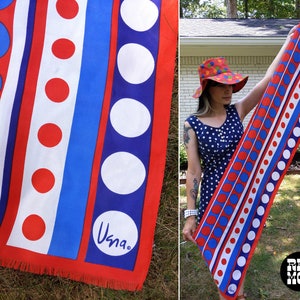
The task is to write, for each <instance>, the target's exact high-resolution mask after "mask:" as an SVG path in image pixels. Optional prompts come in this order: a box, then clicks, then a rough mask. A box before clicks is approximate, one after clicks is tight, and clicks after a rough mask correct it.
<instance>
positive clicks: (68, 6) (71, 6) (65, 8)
mask: <svg viewBox="0 0 300 300" xmlns="http://www.w3.org/2000/svg"><path fill="white" fill-rule="evenodd" d="M56 10H57V12H58V13H59V15H60V16H61V17H62V18H65V19H73V18H75V17H76V15H77V14H78V10H79V7H78V3H77V2H76V1H75V0H58V1H57V2H56Z"/></svg>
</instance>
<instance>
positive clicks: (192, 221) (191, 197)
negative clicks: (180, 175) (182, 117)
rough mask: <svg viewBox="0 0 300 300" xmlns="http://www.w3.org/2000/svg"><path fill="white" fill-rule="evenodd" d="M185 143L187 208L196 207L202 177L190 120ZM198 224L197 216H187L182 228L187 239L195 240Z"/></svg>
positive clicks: (185, 127) (185, 134) (194, 135)
mask: <svg viewBox="0 0 300 300" xmlns="http://www.w3.org/2000/svg"><path fill="white" fill-rule="evenodd" d="M184 145H185V149H186V153H187V159H188V169H187V174H186V196H187V209H196V200H197V196H198V190H199V184H200V179H201V165H200V157H199V153H198V141H197V137H196V134H195V132H194V130H193V129H192V127H191V126H190V124H189V123H188V122H185V123H184ZM196 224H197V219H196V216H190V217H187V219H186V222H185V225H184V228H183V230H182V233H183V238H184V239H185V240H190V241H192V242H195V241H194V239H193V237H192V235H193V233H194V231H195V230H196Z"/></svg>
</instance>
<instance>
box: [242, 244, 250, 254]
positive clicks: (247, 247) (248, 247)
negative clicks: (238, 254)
mask: <svg viewBox="0 0 300 300" xmlns="http://www.w3.org/2000/svg"><path fill="white" fill-rule="evenodd" d="M250 249H251V247H250V245H249V244H248V243H246V244H244V246H243V252H244V253H248V252H249V251H250Z"/></svg>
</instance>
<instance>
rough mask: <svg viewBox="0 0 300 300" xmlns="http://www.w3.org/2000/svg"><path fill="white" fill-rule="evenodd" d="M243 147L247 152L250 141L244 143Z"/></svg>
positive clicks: (250, 145)
mask: <svg viewBox="0 0 300 300" xmlns="http://www.w3.org/2000/svg"><path fill="white" fill-rule="evenodd" d="M243 146H244V148H245V149H247V150H249V149H251V147H252V143H251V142H250V141H246V142H245V143H244V144H243Z"/></svg>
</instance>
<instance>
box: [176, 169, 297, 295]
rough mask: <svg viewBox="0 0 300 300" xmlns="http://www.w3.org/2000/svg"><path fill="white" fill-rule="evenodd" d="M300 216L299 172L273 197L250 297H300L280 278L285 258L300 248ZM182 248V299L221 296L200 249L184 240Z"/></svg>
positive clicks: (249, 284)
mask: <svg viewBox="0 0 300 300" xmlns="http://www.w3.org/2000/svg"><path fill="white" fill-rule="evenodd" d="M184 194H185V191H184V188H183V187H181V189H180V195H181V208H182V209H184V207H185V197H184ZM299 216H300V175H288V176H285V178H284V180H283V182H282V183H281V186H280V189H279V191H278V193H277V195H276V197H275V199H274V203H273V206H272V208H271V211H270V214H269V217H268V219H267V223H266V225H267V227H266V228H264V230H263V233H262V235H261V238H260V241H259V243H258V246H257V247H256V250H255V253H254V255H253V258H252V260H251V263H250V266H249V269H248V272H247V276H246V282H245V291H246V292H247V294H248V299H250V300H259V299H271V300H275V299H280V300H299V299H300V293H299V292H295V291H292V290H290V289H289V288H287V287H286V286H285V285H284V283H283V282H282V280H281V277H280V266H281V263H282V261H283V260H284V258H285V257H286V256H288V255H289V254H291V253H293V252H298V251H299V248H300V235H299V232H300V218H299ZM180 251H181V254H180V261H181V267H180V287H181V299H182V300H193V299H195V300H196V299H201V300H214V299H218V293H217V289H216V287H215V285H214V283H213V281H212V278H211V275H210V273H209V271H208V270H207V267H206V266H205V264H204V262H203V260H202V258H201V255H200V252H199V250H198V248H197V247H196V246H194V245H193V244H191V243H183V244H181V246H180Z"/></svg>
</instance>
